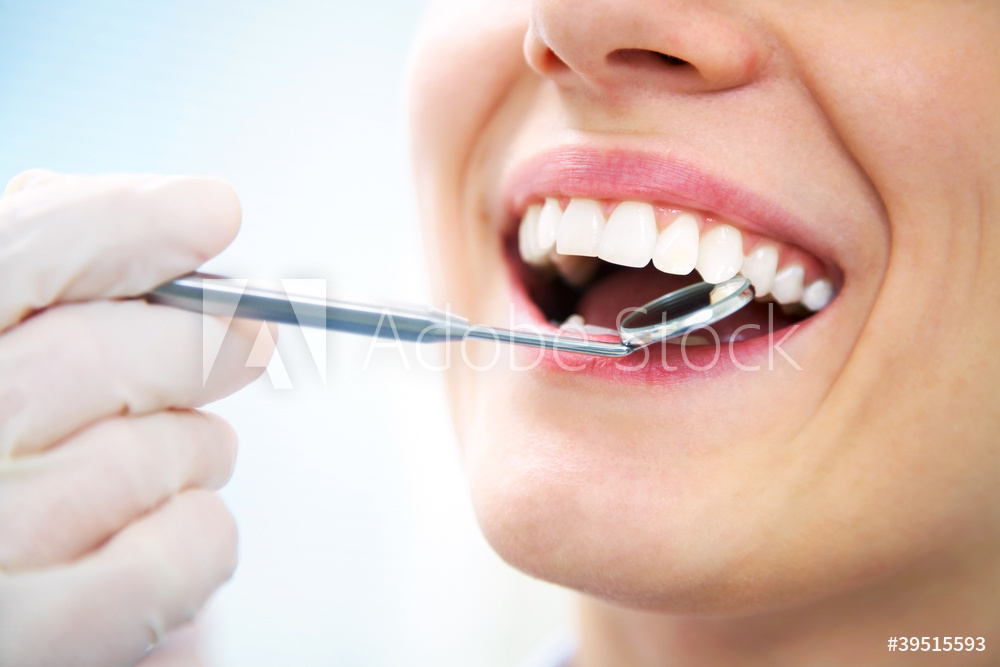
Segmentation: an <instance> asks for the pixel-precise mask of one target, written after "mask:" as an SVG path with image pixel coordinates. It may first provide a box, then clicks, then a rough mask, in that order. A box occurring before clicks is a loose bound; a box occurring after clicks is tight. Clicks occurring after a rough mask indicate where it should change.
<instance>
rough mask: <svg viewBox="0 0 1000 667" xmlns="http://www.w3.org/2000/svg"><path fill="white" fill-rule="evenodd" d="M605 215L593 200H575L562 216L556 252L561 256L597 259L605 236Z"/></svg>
mask: <svg viewBox="0 0 1000 667" xmlns="http://www.w3.org/2000/svg"><path fill="white" fill-rule="evenodd" d="M606 224H607V223H605V222H604V213H603V212H601V205H600V204H598V203H597V202H596V201H594V200H593V199H573V200H571V201H570V202H569V206H567V207H566V211H565V212H564V213H563V214H562V222H560V223H559V231H558V233H557V234H556V252H558V253H559V254H560V255H581V256H583V257H597V251H598V250H599V249H600V247H601V238H602V237H603V235H604V226H605V225H606Z"/></svg>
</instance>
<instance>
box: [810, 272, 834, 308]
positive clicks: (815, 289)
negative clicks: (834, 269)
mask: <svg viewBox="0 0 1000 667" xmlns="http://www.w3.org/2000/svg"><path fill="white" fill-rule="evenodd" d="M832 298H833V283H832V282H830V280H829V279H827V278H820V279H819V280H817V281H816V282H814V283H813V284H811V285H809V287H807V288H806V289H805V291H803V293H802V305H803V306H805V307H806V308H808V309H809V310H811V311H813V312H814V313H815V312H816V311H819V310H823V309H824V308H826V305H827V304H828V303H830V300H831V299H832Z"/></svg>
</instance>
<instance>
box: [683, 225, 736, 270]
mask: <svg viewBox="0 0 1000 667" xmlns="http://www.w3.org/2000/svg"><path fill="white" fill-rule="evenodd" d="M698 245H699V247H698V262H697V264H696V265H695V268H696V269H698V273H700V274H701V277H702V279H703V280H704V281H705V282H708V283H721V282H722V281H723V280H729V279H730V278H732V277H733V276H735V275H736V274H737V273H739V271H740V267H742V266H743V235H742V234H740V230H738V229H736V228H735V227H730V226H729V225H719V226H718V227H716V228H714V229H712V230H710V231H708V232H706V233H705V234H703V235H702V237H701V242H700V243H699V244H698Z"/></svg>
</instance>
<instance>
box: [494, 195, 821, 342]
mask: <svg viewBox="0 0 1000 667" xmlns="http://www.w3.org/2000/svg"><path fill="white" fill-rule="evenodd" d="M519 217H520V223H519V225H518V226H517V227H516V238H515V236H514V234H513V232H511V235H510V238H509V239H508V243H507V247H508V256H509V261H510V263H511V264H512V266H513V267H514V270H515V274H516V275H517V276H518V277H519V279H520V281H521V283H522V285H523V287H524V290H525V292H526V293H527V295H528V297H529V298H530V299H531V301H532V302H533V303H534V304H535V306H536V307H537V309H538V311H539V312H540V313H541V318H542V319H543V320H544V321H545V322H548V323H549V324H551V325H552V326H555V327H563V328H565V327H569V326H572V327H573V328H575V329H577V330H579V329H580V328H581V327H582V328H584V330H586V331H588V332H589V333H595V334H601V333H606V334H609V335H611V334H616V330H617V326H618V323H619V322H620V320H621V318H622V317H623V316H624V315H626V314H628V313H629V312H631V310H632V309H634V308H637V307H639V306H641V305H643V304H645V303H647V302H649V301H651V300H653V299H655V298H657V297H659V296H661V295H663V294H666V293H668V292H672V291H675V290H677V289H680V288H682V287H686V286H688V285H691V284H694V283H696V282H700V281H705V282H709V283H720V282H723V281H725V280H728V279H730V278H732V277H734V276H736V275H737V274H741V275H743V276H745V277H746V278H747V279H749V280H750V282H751V284H752V285H753V287H754V290H755V292H756V294H757V299H756V300H755V302H754V303H752V304H750V305H749V306H747V307H745V308H743V309H742V310H740V311H739V312H737V313H736V314H734V315H732V316H730V317H728V318H726V319H724V320H722V321H719V322H717V323H715V324H713V325H712V326H711V330H709V329H708V328H706V329H705V330H704V331H696V332H694V333H692V334H691V335H688V336H687V337H686V338H684V339H675V340H673V341H668V342H673V343H683V344H684V345H686V346H698V345H713V346H714V345H718V344H726V343H730V342H741V341H745V340H750V339H753V338H757V337H760V336H766V335H768V334H769V332H770V333H772V334H773V333H774V332H775V331H780V330H782V329H785V328H787V327H790V326H792V325H794V324H796V323H798V322H801V321H802V320H804V319H807V318H808V317H811V316H812V315H814V314H815V313H817V312H819V311H821V310H823V309H824V308H826V307H827V306H828V305H829V304H830V303H831V301H832V300H833V299H834V297H835V282H834V279H833V277H832V276H831V273H830V271H829V270H827V268H826V267H825V266H824V264H823V263H822V262H820V261H819V260H818V259H817V258H816V257H815V256H813V255H811V254H810V253H808V252H806V251H805V250H803V249H801V248H798V247H796V246H794V245H791V244H789V243H785V242H781V241H778V240H775V239H772V238H767V237H765V236H763V235H761V234H759V233H754V232H749V231H747V230H745V229H740V228H739V226H737V225H736V224H735V223H732V222H728V221H725V220H722V219H720V218H718V217H715V216H711V215H709V214H706V213H703V212H700V211H697V210H693V209H690V210H689V209H684V208H680V207H677V206H672V205H669V204H658V203H651V202H645V201H610V200H599V199H588V198H583V197H568V196H559V195H552V196H541V195H540V196H538V197H535V198H533V199H527V200H526V201H525V206H524V210H523V212H521V214H520V216H519Z"/></svg>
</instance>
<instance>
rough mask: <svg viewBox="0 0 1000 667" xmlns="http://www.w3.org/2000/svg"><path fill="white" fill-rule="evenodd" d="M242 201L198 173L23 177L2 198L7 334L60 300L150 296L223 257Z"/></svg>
mask: <svg viewBox="0 0 1000 667" xmlns="http://www.w3.org/2000/svg"><path fill="white" fill-rule="evenodd" d="M240 217H241V212H240V204H239V199H238V198H237V196H236V193H235V192H234V191H233V189H232V187H231V186H230V185H228V184H227V183H226V182H225V181H222V180H220V179H216V178H205V177H193V176H152V175H133V174H115V175H103V176H62V175H58V174H54V173H53V172H44V171H41V170H36V171H32V172H26V173H25V174H21V175H19V176H15V177H14V179H13V180H12V182H11V184H10V186H9V187H8V193H7V194H6V195H5V196H4V197H2V198H0V285H4V286H5V288H4V289H3V290H0V331H2V330H4V329H6V328H9V327H10V326H11V325H14V324H16V323H17V322H19V321H20V320H22V319H23V318H24V317H25V316H27V315H29V314H31V313H32V312H34V311H36V310H40V309H42V308H45V307H46V306H49V305H52V304H53V303H57V302H64V301H83V300H90V299H96V298H105V297H125V296H136V295H139V294H143V293H145V292H148V291H149V290H151V289H153V288H154V287H156V286H158V285H160V284H162V283H164V282H166V281H167V280H169V279H171V278H174V277H176V276H178V275H181V274H184V273H188V272H190V271H192V270H194V269H195V268H197V267H198V266H200V265H201V264H203V263H204V262H205V261H206V260H207V259H209V258H210V257H212V256H214V255H216V254H218V253H219V252H220V251H221V250H222V249H223V248H225V247H226V246H227V245H228V244H229V242H230V241H232V239H233V237H234V236H235V235H236V232H237V230H238V229H239V224H240Z"/></svg>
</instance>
